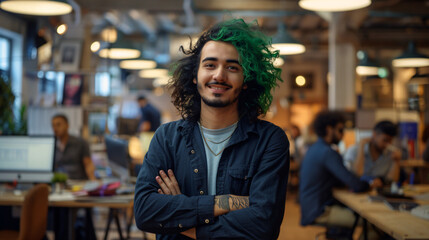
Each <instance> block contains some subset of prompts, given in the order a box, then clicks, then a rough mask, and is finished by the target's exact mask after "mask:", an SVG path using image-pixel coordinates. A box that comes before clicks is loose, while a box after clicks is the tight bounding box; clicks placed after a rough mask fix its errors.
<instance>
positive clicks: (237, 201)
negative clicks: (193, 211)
mask: <svg viewBox="0 0 429 240" xmlns="http://www.w3.org/2000/svg"><path fill="white" fill-rule="evenodd" d="M229 199H231V205H230V203H229ZM215 204H216V205H217V206H218V207H219V208H220V209H225V210H227V211H231V209H232V210H237V209H243V208H247V207H249V198H248V197H241V196H230V195H220V196H216V197H215Z"/></svg>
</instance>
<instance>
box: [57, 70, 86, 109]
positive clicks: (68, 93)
mask: <svg viewBox="0 0 429 240" xmlns="http://www.w3.org/2000/svg"><path fill="white" fill-rule="evenodd" d="M82 88H83V75H81V74H66V75H65V77H64V90H63V101H62V104H63V105H65V106H71V105H80V103H81V97H82Z"/></svg>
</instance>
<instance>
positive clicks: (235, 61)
mask: <svg viewBox="0 0 429 240" xmlns="http://www.w3.org/2000/svg"><path fill="white" fill-rule="evenodd" d="M206 61H218V59H217V58H215V57H206V58H204V59H203V60H202V61H201V62H206ZM226 62H227V63H236V64H238V65H240V63H239V62H238V60H235V59H227V60H226ZM240 66H241V65H240Z"/></svg>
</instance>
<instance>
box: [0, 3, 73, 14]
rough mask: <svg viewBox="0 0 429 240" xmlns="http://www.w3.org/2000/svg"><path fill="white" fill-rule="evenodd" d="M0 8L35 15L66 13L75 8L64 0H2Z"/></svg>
mask: <svg viewBox="0 0 429 240" xmlns="http://www.w3.org/2000/svg"><path fill="white" fill-rule="evenodd" d="M0 8H1V9H3V10H5V11H8V12H13V13H18V14H25V15H35V16H56V15H64V14H68V13H70V12H71V11H72V10H73V8H72V6H71V5H70V4H68V3H67V1H64V0H4V1H1V2H0Z"/></svg>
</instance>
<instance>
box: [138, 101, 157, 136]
mask: <svg viewBox="0 0 429 240" xmlns="http://www.w3.org/2000/svg"><path fill="white" fill-rule="evenodd" d="M137 101H138V103H139V106H140V113H141V118H140V123H139V132H155V131H156V129H158V127H159V126H160V125H161V114H160V112H159V110H158V109H156V108H155V107H154V106H153V105H152V104H150V103H149V102H148V101H147V99H146V97H144V96H140V97H138V99H137Z"/></svg>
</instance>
